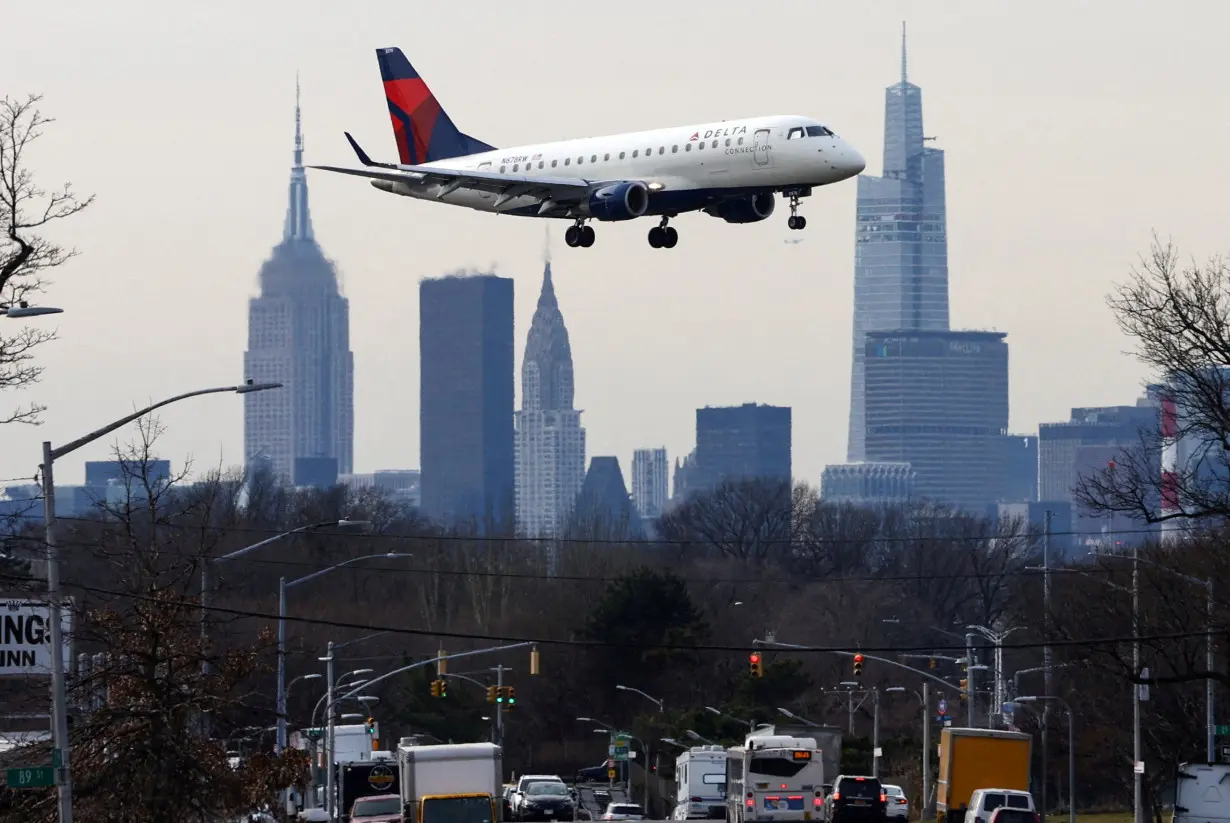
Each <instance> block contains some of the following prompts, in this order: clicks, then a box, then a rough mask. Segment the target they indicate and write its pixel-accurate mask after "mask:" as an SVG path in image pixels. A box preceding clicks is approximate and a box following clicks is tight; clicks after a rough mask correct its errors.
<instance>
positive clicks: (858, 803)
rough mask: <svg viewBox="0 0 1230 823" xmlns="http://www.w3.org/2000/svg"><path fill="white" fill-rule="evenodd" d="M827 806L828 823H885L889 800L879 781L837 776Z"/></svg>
mask: <svg viewBox="0 0 1230 823" xmlns="http://www.w3.org/2000/svg"><path fill="white" fill-rule="evenodd" d="M824 805H825V816H826V817H825V819H826V820H828V823H884V821H885V820H887V819H888V816H887V814H886V811H885V810H886V808H887V806H888V796H887V795H886V794H885V793H884V787H883V786H882V785H881V784H880V781H879V780H878V779H877V778H874V777H870V776H867V775H847V774H843V775H838V776H837V779H836V780H834V781H833V793H832V795H830V796H829V802H828V803H826V804H824Z"/></svg>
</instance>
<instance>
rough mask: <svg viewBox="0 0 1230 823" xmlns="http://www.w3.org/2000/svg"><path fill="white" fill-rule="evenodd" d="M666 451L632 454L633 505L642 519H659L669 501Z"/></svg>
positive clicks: (645, 450)
mask: <svg viewBox="0 0 1230 823" xmlns="http://www.w3.org/2000/svg"><path fill="white" fill-rule="evenodd" d="M668 465H669V464H668V463H667V461H666V449H664V448H662V449H637V450H636V451H635V452H633V453H632V504H633V505H634V506H636V511H637V513H638V514H640V516H641V517H659V516H660V515H661V514H662V510H663V509H664V508H665V507H666V501H667V500H668V499H669V497H670V495H669V494H668V488H667V486H668V484H669V483H670V477H669V476H668V474H667V467H668Z"/></svg>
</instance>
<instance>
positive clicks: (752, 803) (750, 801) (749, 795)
mask: <svg viewBox="0 0 1230 823" xmlns="http://www.w3.org/2000/svg"><path fill="white" fill-rule="evenodd" d="M752 797H753V795H752V793H751V792H748V793H747V807H748V808H749V809H750V808H752V807H753V806H755V805H756V801H754V800H753V799H752Z"/></svg>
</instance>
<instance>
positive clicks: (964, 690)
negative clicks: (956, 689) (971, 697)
mask: <svg viewBox="0 0 1230 823" xmlns="http://www.w3.org/2000/svg"><path fill="white" fill-rule="evenodd" d="M967 694H969V680H968V679H966V678H962V679H961V702H962V703H964V702H965V698H966V695H967Z"/></svg>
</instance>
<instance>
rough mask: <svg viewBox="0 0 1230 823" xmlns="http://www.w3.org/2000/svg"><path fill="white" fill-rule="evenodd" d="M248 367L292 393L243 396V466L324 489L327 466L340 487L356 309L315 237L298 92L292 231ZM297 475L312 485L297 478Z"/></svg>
mask: <svg viewBox="0 0 1230 823" xmlns="http://www.w3.org/2000/svg"><path fill="white" fill-rule="evenodd" d="M243 366H244V377H246V378H248V379H251V380H255V381H256V382H258V383H266V382H276V383H281V384H282V386H283V388H281V389H278V390H277V391H267V392H253V393H252V394H248V395H245V396H244V406H243V412H244V415H243V423H244V425H243V429H244V431H243V439H244V460H245V463H246V464H248V466H249V467H252V466H261V467H267V468H268V469H269V470H271V471H272V472H273V473H274V475H275V476H276V477H277V478H278V479H279V480H280V481H281V482H285V483H294V484H296V485H317V484H318V483H319V481H320V477H321V476H322V472H321V466H322V465H325V464H328V465H331V466H332V469H331V471H332V475H333V478H334V479H336V476H337V475H338V474H339V473H342V474H348V473H349V472H350V471H351V470H352V468H353V462H354V355H353V354H351V351H350V305H349V302H348V301H347V300H346V298H345V297H343V296H342V293H341V289H340V287H339V284H338V277H337V272H336V271H335V269H334V266H333V263H332V261H330V260H329V259H328V258H326V257H325V255H324V252H323V251H321V248H320V245H319V244H318V243H317V242H316V236H315V234H314V232H313V231H312V217H311V213H310V212H309V211H308V188H307V178H306V176H305V175H304V172H303V130H302V128H301V125H300V119H299V92H298V87H297V86H296V89H295V153H294V165H293V166H292V167H291V172H290V202H289V205H288V206H287V209H286V223H285V226H284V227H283V229H282V242H281V243H279V244H278V245H276V246H274V248H273V253H272V254H271V256H270V257H269V259H268V260H266V261H265V263H264V264H263V265H262V266H261V270H260V296H259V297H254V298H252V300H251V301H250V302H249V304H248V350H247V352H245V353H244V357H243ZM296 461H298V462H296ZM322 461H324V462H322ZM297 467H298V468H299V469H300V471H302V472H308V473H310V474H311V475H312V476H311V477H296V476H295V475H296V468H297ZM327 473H328V472H325V474H327Z"/></svg>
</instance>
